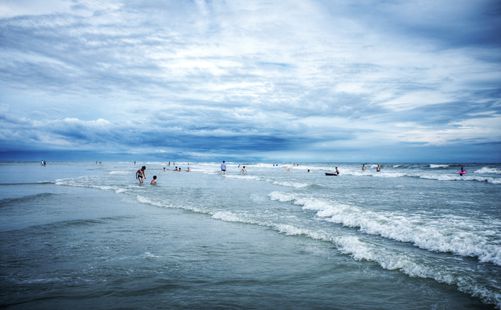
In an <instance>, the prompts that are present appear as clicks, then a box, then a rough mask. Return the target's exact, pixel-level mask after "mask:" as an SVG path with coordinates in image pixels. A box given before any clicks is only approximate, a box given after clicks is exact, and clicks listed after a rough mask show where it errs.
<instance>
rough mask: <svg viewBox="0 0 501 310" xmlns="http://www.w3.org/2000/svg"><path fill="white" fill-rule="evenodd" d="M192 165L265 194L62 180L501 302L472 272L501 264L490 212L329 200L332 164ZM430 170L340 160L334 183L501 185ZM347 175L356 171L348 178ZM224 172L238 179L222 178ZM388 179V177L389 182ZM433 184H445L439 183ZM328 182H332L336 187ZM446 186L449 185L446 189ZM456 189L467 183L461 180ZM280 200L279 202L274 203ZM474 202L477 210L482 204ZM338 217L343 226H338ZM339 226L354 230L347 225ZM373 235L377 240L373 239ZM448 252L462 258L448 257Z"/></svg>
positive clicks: (213, 179)
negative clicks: (218, 199) (314, 245)
mask: <svg viewBox="0 0 501 310" xmlns="http://www.w3.org/2000/svg"><path fill="white" fill-rule="evenodd" d="M191 167H192V171H197V170H199V171H197V172H201V173H203V174H206V175H198V176H197V178H195V179H198V178H204V180H205V181H207V182H205V181H204V182H203V183H201V185H202V189H198V188H196V190H197V191H199V190H205V188H206V186H207V184H209V186H212V185H211V184H212V183H214V187H213V188H208V189H207V190H208V191H209V192H212V191H214V192H217V190H218V189H220V188H221V186H224V187H225V188H226V187H228V189H231V188H232V187H233V186H237V187H236V188H239V189H241V188H245V184H250V183H248V181H260V182H256V183H255V184H253V190H256V191H254V192H252V193H251V194H252V195H254V196H255V197H258V198H259V197H262V200H261V202H259V203H256V202H255V201H254V199H251V200H250V201H251V202H253V201H254V204H256V205H255V206H252V208H251V207H248V206H246V205H245V199H241V198H243V196H240V197H238V198H239V199H240V200H238V201H239V202H238V203H236V204H235V205H231V204H225V203H223V204H219V203H217V204H213V203H208V204H206V203H204V201H200V204H199V202H198V201H197V200H193V199H191V198H193V197H192V195H189V194H188V195H187V197H190V199H187V200H183V198H181V200H173V199H171V198H170V195H171V193H170V192H168V191H169V190H172V187H163V188H162V187H151V186H137V185H131V184H132V183H134V184H135V182H134V180H133V177H131V178H127V179H125V177H124V176H125V175H126V174H125V173H123V174H122V173H113V174H111V173H108V174H106V171H103V172H101V173H104V174H106V177H104V178H103V177H88V176H87V177H79V178H73V179H59V180H57V181H56V184H58V185H64V186H78V187H89V188H96V189H100V190H106V191H114V192H115V193H117V194H123V195H124V196H125V197H127V196H128V197H132V198H135V199H136V200H137V201H138V202H139V203H141V204H145V205H150V206H155V207H160V208H175V209H181V210H186V211H190V212H195V213H200V214H205V215H208V216H210V217H212V218H213V219H214V220H219V221H225V222H233V223H242V224H247V225H257V226H261V227H265V228H267V229H270V230H273V231H276V232H278V233H281V234H284V235H288V236H301V237H305V238H309V239H313V240H319V241H323V242H329V243H331V244H333V245H334V247H335V248H336V249H338V250H339V251H340V252H341V253H344V254H346V255H349V256H351V257H353V258H354V259H355V260H359V261H371V262H375V263H377V264H378V265H379V266H381V267H382V268H384V269H387V270H397V271H400V272H402V273H404V274H406V275H408V276H410V277H419V278H429V279H433V280H435V281H438V282H440V283H445V284H449V285H454V286H456V287H457V288H458V289H459V290H461V291H463V292H466V293H468V294H470V295H473V296H478V297H480V298H481V299H482V300H484V301H485V302H488V303H494V304H496V305H497V306H498V307H500V305H501V302H500V295H499V293H498V291H499V290H498V289H497V288H496V284H494V285H493V284H492V281H491V280H490V279H489V277H487V279H486V278H485V273H482V274H481V273H478V274H477V273H476V271H475V270H473V269H474V268H477V266H480V267H479V268H484V267H482V264H480V263H478V261H479V262H483V263H487V264H488V265H486V266H490V267H485V268H497V266H500V265H501V245H500V243H499V236H498V232H499V231H500V230H501V223H500V221H499V220H498V219H496V218H491V217H490V216H489V215H487V214H484V213H481V216H480V215H479V216H472V217H466V216H458V215H456V214H452V213H451V214H448V215H447V214H446V215H443V214H440V216H436V215H434V214H431V215H430V214H427V213H424V212H422V213H419V212H407V211H405V208H403V209H401V208H399V206H394V208H393V211H389V209H385V210H374V209H369V208H365V207H364V206H365V204H364V202H358V203H357V202H355V203H353V202H351V203H343V202H341V201H342V200H343V199H339V197H338V196H336V197H335V199H336V200H334V199H332V198H330V196H329V197H327V196H326V195H328V194H326V192H327V191H326V190H325V187H318V186H317V187H315V185H317V183H318V182H319V181H321V180H323V173H321V172H322V171H324V170H326V169H328V167H327V166H326V165H324V166H316V165H311V166H309V167H311V168H310V169H312V168H313V167H314V168H313V169H318V171H315V172H316V173H317V175H318V176H317V175H315V173H311V174H307V173H301V172H304V171H302V170H305V169H306V166H299V167H297V166H292V165H290V166H288V167H289V169H290V170H292V171H287V170H285V169H284V166H280V167H278V168H279V169H276V168H277V166H271V167H270V165H264V164H263V165H259V166H258V165H249V166H248V170H250V173H251V174H252V175H244V176H242V175H237V174H231V173H230V174H226V175H224V176H222V177H219V176H211V175H210V174H215V173H217V172H218V169H219V164H218V163H207V164H205V165H204V164H196V165H193V166H191ZM228 167H230V166H228ZM285 167H287V166H285ZM397 168H398V169H397ZM428 168H431V166H430V167H428V166H427V165H426V166H425V165H422V164H421V165H408V166H405V167H402V166H399V167H394V168H391V166H389V167H388V168H387V169H384V168H383V171H382V172H380V173H377V172H375V171H374V170H367V171H363V172H362V171H361V169H360V167H358V166H357V167H355V166H354V165H351V166H350V165H347V166H346V167H343V166H340V167H339V169H340V170H341V177H340V178H338V179H336V184H338V183H341V185H342V183H343V182H357V181H356V180H361V179H357V178H355V177H365V178H366V179H364V180H363V182H367V183H368V184H370V185H369V186H375V187H376V188H379V186H380V184H381V185H384V184H385V182H384V180H383V179H371V178H367V177H379V178H400V177H406V178H421V179H430V180H434V181H482V182H486V181H485V180H486V179H487V180H488V181H487V182H488V183H492V184H499V183H498V182H499V181H500V180H501V179H500V178H495V177H492V176H487V177H483V176H481V175H467V176H463V177H460V176H458V175H456V174H455V173H454V172H455V171H452V170H453V168H450V169H447V167H442V168H440V169H439V168H431V169H434V170H429V169H428ZM484 168H486V169H484ZM115 169H117V170H113V171H124V170H120V167H117V168H115ZM231 169H235V170H230V172H235V173H238V171H239V170H237V168H236V167H231ZM252 169H255V170H252ZM313 169H312V172H313ZM427 169H428V170H427ZM487 169H490V168H489V167H482V168H481V169H478V170H477V171H481V172H477V171H475V173H477V174H482V173H485V174H487V173H489V174H495V173H494V172H492V171H490V170H487ZM454 170H455V169H454ZM470 170H471V171H474V169H473V168H470ZM487 171H489V172H487ZM127 174H129V173H127ZM343 175H351V176H353V177H346V178H343ZM165 176H166V178H167V176H168V177H169V178H173V180H176V178H179V179H178V180H179V181H180V182H186V183H182V184H184V185H187V186H186V187H185V188H186V189H187V190H188V191H187V193H190V192H189V191H190V190H191V189H192V184H195V185H196V183H193V182H194V180H193V178H191V177H190V176H189V174H168V175H167V174H166V175H165ZM225 178H226V179H231V180H234V181H232V182H228V181H224V180H225ZM325 180H326V182H328V181H331V180H330V179H328V178H325ZM238 181H240V182H238ZM301 181H303V182H301ZM338 181H339V182H338ZM410 181H412V179H410ZM388 182H390V181H389V180H388V181H387V183H388ZM392 182H393V181H392ZM430 182H431V181H430ZM393 183H395V182H393ZM397 183H398V182H397ZM424 183H426V184H424ZM124 184H125V185H124ZM127 184H129V185H127ZM166 184H167V181H166ZM176 184H177V183H176ZM259 184H261V185H259ZM416 184H423V185H422V186H425V187H426V186H429V185H431V184H432V183H429V182H424V181H422V182H417V180H416ZM435 184H436V185H437V186H439V185H438V184H439V182H437V183H435ZM271 185H278V186H283V187H288V188H291V189H290V190H291V191H294V192H292V193H290V192H282V191H275V192H272V193H269V191H270V189H269V188H270V186H271ZM238 186H240V187H238ZM325 186H326V187H332V185H329V186H327V185H325ZM478 186H479V187H481V188H483V186H484V185H480V184H479V185H478ZM447 187H451V186H446V187H444V188H447ZM452 187H453V188H456V187H458V188H461V186H460V184H458V186H452ZM485 188H486V189H487V188H490V191H492V190H493V189H494V187H493V186H490V185H485ZM283 190H286V189H285V188H284V189H283ZM237 192H238V193H240V194H245V195H246V194H248V193H246V192H245V191H241V190H238V191H236V192H235V193H233V194H232V195H240V194H237ZM267 193H269V195H268V197H267V196H266V195H267ZM320 195H322V196H320ZM183 196H184V194H183ZM320 197H322V198H320ZM268 198H269V199H268ZM446 199H449V197H446ZM450 199H452V200H453V199H454V197H453V196H451V197H450ZM472 199H473V198H472ZM472 199H471V200H472ZM193 201H194V202H193ZM235 201H237V200H235ZM242 201H243V203H242ZM256 201H258V200H256ZM272 201H278V202H283V203H290V204H292V206H291V208H293V209H292V210H291V211H292V212H294V213H289V211H288V209H289V208H288V207H287V206H285V207H284V205H283V204H279V203H277V202H272ZM347 201H352V200H347ZM468 201H469V200H468ZM454 203H455V204H456V206H457V207H460V205H461V204H467V202H464V201H462V200H461V201H459V202H454ZM276 206H280V207H279V208H276ZM294 206H299V207H300V208H298V207H294ZM463 207H467V206H463ZM473 207H475V208H476V206H472V208H473ZM275 208H276V209H275ZM301 209H302V210H304V212H302V211H301ZM294 210H295V211H294ZM279 212H282V213H279ZM298 214H299V215H298ZM479 214H480V213H479ZM312 223H313V225H312ZM332 223H335V224H340V225H333V224H332ZM341 226H343V227H348V228H355V229H346V228H341ZM322 228H324V229H325V230H324V229H322ZM341 231H342V232H341ZM383 238H384V239H383ZM374 240H378V241H377V242H374ZM407 243H408V244H407ZM411 245H413V246H411ZM421 249H422V250H421ZM435 252H440V253H442V254H440V253H435ZM444 253H446V254H444ZM450 253H452V254H455V255H458V256H454V255H450ZM461 256H462V257H476V258H478V260H471V259H464V258H461ZM145 257H148V255H145ZM437 257H438V258H437ZM434 259H436V260H434ZM443 259H446V260H447V263H444V262H443V261H442V260H443ZM454 260H457V261H458V262H461V264H462V265H461V266H460V267H458V266H456V265H455V264H454V263H451V262H452V261H454ZM474 262H475V263H474ZM474 264H478V265H474ZM470 268H471V269H470ZM496 270H497V269H496ZM482 272H483V271H482ZM482 277H484V278H482ZM489 281H491V282H489Z"/></svg>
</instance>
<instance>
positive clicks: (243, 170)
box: [240, 166, 247, 175]
mask: <svg viewBox="0 0 501 310" xmlns="http://www.w3.org/2000/svg"><path fill="white" fill-rule="evenodd" d="M240 174H241V175H246V174H247V169H245V166H242V170H240Z"/></svg>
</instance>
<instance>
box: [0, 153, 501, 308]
mask: <svg viewBox="0 0 501 310" xmlns="http://www.w3.org/2000/svg"><path fill="white" fill-rule="evenodd" d="M219 164H220V163H218V162H207V163H187V162H181V163H176V166H180V167H182V171H181V172H177V171H173V169H174V164H172V165H170V166H169V165H168V164H167V162H137V164H136V165H134V164H133V163H132V162H102V163H97V162H48V164H47V166H46V167H42V166H40V164H39V163H35V162H26V163H2V164H0V174H1V175H2V176H3V181H2V182H1V184H0V263H1V266H2V267H1V271H0V306H1V307H5V308H12V309H67V308H70V307H71V308H75V309H88V308H97V309H124V308H130V309H133V308H134V309H137V308H144V309H146V308H148V309H149V308H156V309H161V308H330V309H493V308H499V307H500V305H501V286H500V283H499V279H500V278H501V237H500V236H501V213H500V212H499V201H501V191H500V186H501V165H492V164H491V165H489V164H471V165H466V169H467V171H468V172H467V174H466V175H465V176H460V175H458V174H457V170H459V166H458V165H456V164H442V163H438V164H437V163H426V164H405V163H391V164H383V167H382V171H381V172H376V170H375V167H374V166H373V164H369V165H368V166H367V170H365V171H362V169H361V164H349V163H348V164H343V163H338V164H335V166H338V167H339V170H340V175H339V176H325V172H328V171H332V169H333V168H334V164H318V163H311V164H300V165H291V164H282V163H281V164H279V165H274V164H272V163H245V166H246V169H247V174H246V175H241V174H240V169H241V165H242V163H231V162H230V163H227V167H228V168H227V172H226V174H225V175H222V174H221V173H220V172H219ZM142 165H145V166H146V167H147V169H146V179H147V181H146V182H145V184H144V185H138V183H137V181H136V180H135V177H134V174H135V171H136V170H137V169H139V168H140V167H141V166H142ZM239 165H240V166H239ZM187 167H190V170H191V172H186V169H187ZM164 168H165V170H164ZM308 169H309V170H310V172H308ZM153 175H156V176H158V185H156V186H151V185H149V181H150V180H151V178H152V176H153Z"/></svg>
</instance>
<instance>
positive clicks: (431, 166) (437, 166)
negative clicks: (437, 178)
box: [429, 164, 449, 169]
mask: <svg viewBox="0 0 501 310" xmlns="http://www.w3.org/2000/svg"><path fill="white" fill-rule="evenodd" d="M429 167H430V168H431V169H444V168H449V165H437V164H430V166H429Z"/></svg>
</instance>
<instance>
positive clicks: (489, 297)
mask: <svg viewBox="0 0 501 310" xmlns="http://www.w3.org/2000/svg"><path fill="white" fill-rule="evenodd" d="M276 195H277V197H282V199H287V198H286V194H284V193H278V192H277V194H276ZM137 199H138V201H139V202H142V203H145V204H149V205H154V206H158V207H163V208H176V209H183V210H190V211H193V212H196V213H203V214H207V215H210V216H211V217H212V218H213V219H216V220H221V221H225V222H234V223H242V224H250V225H257V226H262V227H266V228H269V229H272V230H274V231H276V232H278V233H281V234H285V235H287V236H304V237H307V238H310V239H313V240H319V241H325V242H329V243H332V244H334V246H335V247H336V248H337V249H338V250H339V251H340V252H341V253H343V254H346V255H350V256H351V257H353V258H354V259H355V260H359V261H364V260H365V261H371V262H375V263H377V264H378V265H379V266H381V267H382V268H384V269H386V270H398V271H400V272H403V273H404V274H406V275H408V276H410V277H419V278H428V279H433V280H435V281H437V282H440V283H445V284H449V285H454V286H456V287H457V288H458V289H459V290H460V291H462V292H465V293H468V294H470V295H472V296H476V297H479V298H480V299H482V301H484V302H486V303H493V304H497V305H498V306H499V305H501V303H500V302H499V301H498V298H497V295H496V292H494V291H491V290H489V289H488V288H486V287H484V286H483V285H482V284H481V283H478V282H477V281H476V280H475V279H472V278H469V277H468V276H464V275H463V276H461V275H457V274H456V273H455V271H454V270H443V269H442V267H440V266H436V267H435V266H427V265H424V264H422V263H419V261H420V260H419V259H416V258H413V257H412V256H409V255H407V254H404V253H395V251H394V250H387V249H385V248H383V247H381V246H378V245H375V244H374V245H373V244H369V243H367V242H364V241H361V240H360V239H359V238H358V237H356V236H332V235H330V234H328V233H326V232H324V231H321V230H312V229H307V228H301V227H297V226H294V225H289V224H283V223H274V222H269V221H260V220H257V219H252V218H249V217H248V216H247V215H244V214H237V213H234V212H230V211H211V210H201V209H199V208H196V207H191V206H174V205H170V204H165V203H162V202H159V201H154V200H151V199H149V198H147V197H144V196H140V195H138V196H137Z"/></svg>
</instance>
